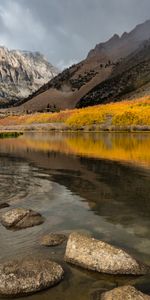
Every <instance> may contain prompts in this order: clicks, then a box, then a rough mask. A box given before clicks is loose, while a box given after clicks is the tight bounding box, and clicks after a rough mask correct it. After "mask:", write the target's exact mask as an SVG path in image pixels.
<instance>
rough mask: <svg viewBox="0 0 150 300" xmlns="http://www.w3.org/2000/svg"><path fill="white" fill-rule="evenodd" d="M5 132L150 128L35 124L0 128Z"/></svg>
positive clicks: (145, 129)
mask: <svg viewBox="0 0 150 300" xmlns="http://www.w3.org/2000/svg"><path fill="white" fill-rule="evenodd" d="M5 132H16V133H17V132H18V133H21V132H22V133H25V132H41V133H42V132H61V133H63V132H64V133H73V132H74V133H77V132H83V133H90V132H91V133H100V132H107V133H109V132H110V133H113V132H114V133H115V132H116V133H117V132H122V133H123V132H125V133H127V132H129V133H136V132H143V133H144V132H146V133H150V126H147V125H145V126H140V125H134V126H133V125H132V126H105V125H91V126H82V127H72V126H67V125H66V124H65V123H36V124H35V123H34V124H29V125H26V124H25V125H23V124H22V125H8V126H0V133H5Z"/></svg>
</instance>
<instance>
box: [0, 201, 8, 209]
mask: <svg viewBox="0 0 150 300" xmlns="http://www.w3.org/2000/svg"><path fill="white" fill-rule="evenodd" d="M9 206H10V205H9V204H8V203H6V202H2V203H0V209H3V208H7V207H9Z"/></svg>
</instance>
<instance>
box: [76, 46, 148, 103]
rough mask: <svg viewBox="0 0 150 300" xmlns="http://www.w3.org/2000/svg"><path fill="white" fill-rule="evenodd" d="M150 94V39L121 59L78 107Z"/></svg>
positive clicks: (80, 101) (81, 100) (84, 97)
mask: <svg viewBox="0 0 150 300" xmlns="http://www.w3.org/2000/svg"><path fill="white" fill-rule="evenodd" d="M145 95H150V40H149V41H147V42H145V43H143V44H142V45H141V46H140V47H139V48H138V50H136V51H134V52H133V53H132V54H130V55H129V56H127V57H126V58H124V59H123V60H121V61H120V62H119V63H117V64H116V66H115V67H114V68H113V71H112V73H111V75H110V76H109V78H108V79H106V80H105V81H103V82H101V83H100V84H98V85H96V86H95V87H94V88H93V89H91V91H90V92H88V93H87V94H86V95H84V96H83V97H82V98H81V99H80V100H79V102H78V103H77V105H76V107H78V108H81V107H86V106H90V105H97V104H103V103H109V102H116V101H120V100H123V99H124V98H128V99H129V98H132V99H133V98H138V97H141V96H145Z"/></svg>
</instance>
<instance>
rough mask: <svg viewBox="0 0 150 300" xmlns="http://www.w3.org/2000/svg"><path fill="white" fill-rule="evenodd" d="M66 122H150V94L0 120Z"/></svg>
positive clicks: (10, 122) (77, 124)
mask: <svg viewBox="0 0 150 300" xmlns="http://www.w3.org/2000/svg"><path fill="white" fill-rule="evenodd" d="M55 122H57V123H61V122H63V123H65V124H66V125H67V126H68V127H69V128H72V129H78V128H81V127H84V126H92V125H102V124H105V125H106V126H107V125H108V126H110V125H111V126H118V127H119V126H131V125H133V126H134V125H141V126H144V125H147V126H149V125H150V96H148V97H144V98H139V99H137V100H135V99H134V100H130V101H122V102H116V103H109V104H105V105H97V106H92V107H87V108H82V109H74V110H65V111H61V112H59V113H36V114H32V115H27V114H25V115H21V116H8V117H5V118H3V119H0V125H4V126H8V125H28V124H36V123H38V124H40V123H55Z"/></svg>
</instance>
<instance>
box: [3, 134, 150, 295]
mask: <svg viewBox="0 0 150 300" xmlns="http://www.w3.org/2000/svg"><path fill="white" fill-rule="evenodd" d="M149 149H150V134H148V133H147V134H146V133H142V134H139V133H136V134H121V133H119V134H115V133H101V134H92V133H91V134H58V133H57V134H25V135H23V136H20V137H19V138H16V139H11V138H10V139H3V140H0V202H8V203H9V204H10V205H11V207H25V208H32V209H34V210H36V211H39V212H40V213H41V214H43V215H44V217H45V218H46V221H45V223H44V224H43V225H41V226H37V227H34V228H29V229H25V230H21V231H19V232H12V231H8V230H6V229H5V228H4V227H2V226H1V225H0V241H1V246H0V260H2V261H4V260H6V261H7V260H8V259H10V258H16V257H24V256H29V255H34V256H36V255H37V256H47V257H51V258H52V259H54V260H56V261H58V262H60V263H61V264H62V265H63V267H64V269H65V274H66V275H65V278H64V280H63V282H61V283H60V284H59V285H58V286H57V287H54V288H52V289H49V290H47V291H44V292H41V293H38V294H35V295H33V296H29V297H28V299H29V300H34V299H37V300H43V299H45V300H48V299H53V300H59V299H61V300H62V299H65V300H69V299H70V298H71V299H72V300H75V299H79V300H85V299H86V300H87V299H92V298H91V294H92V293H94V292H96V290H97V289H101V290H102V291H104V290H108V289H111V288H113V287H115V286H118V285H123V284H128V283H130V284H131V283H132V284H133V285H135V286H136V287H137V288H140V289H141V290H142V291H144V292H147V293H149V294H150V278H149V276H143V277H140V278H134V277H128V276H126V277H124V276H120V277H119V276H117V277H116V276H107V275H101V274H95V273H93V272H87V271H84V270H82V269H80V268H76V267H73V266H70V265H67V264H65V263H64V262H63V257H64V252H65V245H63V246H59V247H57V248H56V247H55V248H51V249H50V248H44V247H41V246H40V245H39V239H40V237H41V236H42V235H43V234H45V233H48V232H57V231H59V232H60V231H61V232H65V233H66V234H69V233H70V232H71V231H72V230H78V231H81V232H82V231H83V232H90V233H92V234H93V235H94V236H95V237H96V238H99V239H102V240H104V241H107V242H110V243H112V244H114V245H117V246H121V247H123V248H125V249H127V250H128V251H129V252H130V253H132V254H134V255H135V256H136V257H137V258H139V259H141V260H142V261H143V262H145V263H148V264H150V230H149V228H150V204H149V203H150V151H149ZM7 210H8V208H7V209H4V210H3V212H5V211H7ZM1 213H2V211H1Z"/></svg>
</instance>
